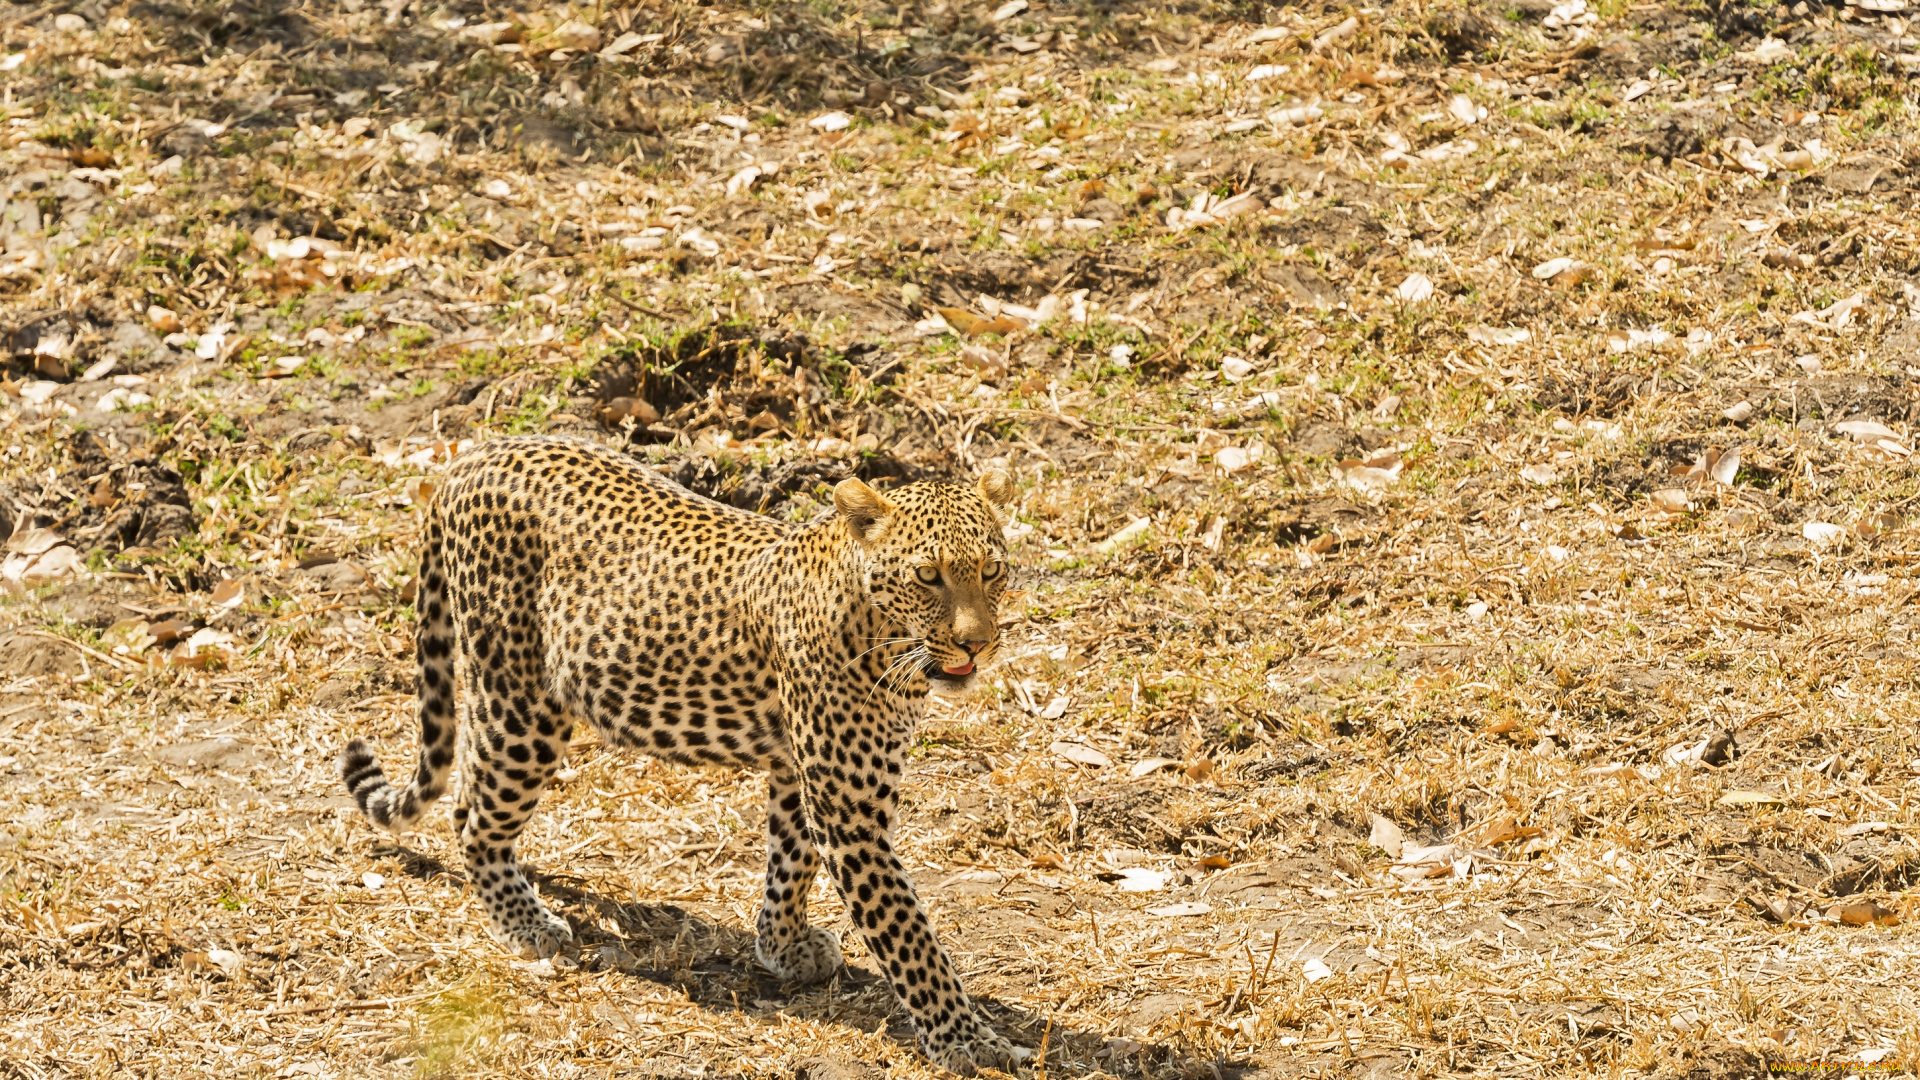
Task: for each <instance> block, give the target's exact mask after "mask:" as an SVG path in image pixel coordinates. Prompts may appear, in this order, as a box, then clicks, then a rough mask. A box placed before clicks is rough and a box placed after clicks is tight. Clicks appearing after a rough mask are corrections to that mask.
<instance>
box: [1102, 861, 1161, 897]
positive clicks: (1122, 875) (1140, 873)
mask: <svg viewBox="0 0 1920 1080" xmlns="http://www.w3.org/2000/svg"><path fill="white" fill-rule="evenodd" d="M1167 881H1168V878H1167V875H1166V874H1163V873H1161V872H1160V871H1158V870H1148V869H1145V868H1144V867H1138V866H1130V867H1128V868H1126V869H1125V870H1122V871H1120V872H1119V873H1118V874H1116V875H1114V880H1113V883H1114V885H1115V887H1117V888H1118V889H1119V890H1120V891H1121V892H1159V891H1160V890H1162V889H1164V888H1166V887H1167Z"/></svg>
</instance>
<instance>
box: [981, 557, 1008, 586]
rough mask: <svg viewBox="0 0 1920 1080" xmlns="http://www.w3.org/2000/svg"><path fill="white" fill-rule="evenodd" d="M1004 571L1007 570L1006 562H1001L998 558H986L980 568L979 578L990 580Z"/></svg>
mask: <svg viewBox="0 0 1920 1080" xmlns="http://www.w3.org/2000/svg"><path fill="white" fill-rule="evenodd" d="M1006 572H1007V564H1006V563H1003V562H1001V561H1000V560H999V559H988V560H987V564H986V565H985V566H982V567H981V568H980V580H981V581H992V580H993V579H994V578H997V577H999V576H1000V575H1001V574H1004V573H1006Z"/></svg>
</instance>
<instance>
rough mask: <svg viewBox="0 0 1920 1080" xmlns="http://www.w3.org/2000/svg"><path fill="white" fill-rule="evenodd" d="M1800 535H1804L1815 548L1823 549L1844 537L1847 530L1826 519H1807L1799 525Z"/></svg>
mask: <svg viewBox="0 0 1920 1080" xmlns="http://www.w3.org/2000/svg"><path fill="white" fill-rule="evenodd" d="M1800 535H1801V536H1804V537H1806V538H1807V540H1808V542H1809V543H1811V544H1812V545H1813V546H1814V547H1815V548H1816V549H1825V548H1830V547H1833V546H1834V545H1835V544H1838V543H1839V542H1840V541H1842V540H1844V539H1846V537H1847V530H1846V528H1845V527H1843V526H1840V525H1834V524H1832V523H1830V522H1826V521H1809V522H1807V523H1806V524H1804V525H1802V526H1800Z"/></svg>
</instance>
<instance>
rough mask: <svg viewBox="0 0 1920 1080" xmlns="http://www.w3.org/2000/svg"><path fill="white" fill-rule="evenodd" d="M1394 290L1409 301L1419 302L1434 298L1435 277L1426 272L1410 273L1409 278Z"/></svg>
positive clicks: (1412, 302) (1411, 302)
mask: <svg viewBox="0 0 1920 1080" xmlns="http://www.w3.org/2000/svg"><path fill="white" fill-rule="evenodd" d="M1394 291H1395V292H1396V293H1398V294H1399V296H1400V299H1402V300H1404V301H1406V302H1407V303H1409V304H1418V303H1421V302H1422V301H1426V300H1431V299H1433V279H1431V278H1429V277H1427V275H1425V274H1420V273H1414V274H1408V275H1407V279H1406V280H1405V281H1402V282H1401V283H1400V287H1399V288H1398V289H1396V290H1394Z"/></svg>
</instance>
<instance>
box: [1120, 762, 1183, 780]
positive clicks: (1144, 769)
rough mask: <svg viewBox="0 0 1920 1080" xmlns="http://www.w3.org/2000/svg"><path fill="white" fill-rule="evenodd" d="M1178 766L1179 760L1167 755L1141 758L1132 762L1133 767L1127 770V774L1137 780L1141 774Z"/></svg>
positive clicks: (1145, 774) (1144, 774)
mask: <svg viewBox="0 0 1920 1080" xmlns="http://www.w3.org/2000/svg"><path fill="white" fill-rule="evenodd" d="M1179 767H1180V762H1179V761H1177V760H1175V759H1174V758H1169V757H1150V758H1142V759H1140V760H1139V761H1136V762H1134V763H1133V767H1132V768H1130V769H1128V770H1127V774H1128V775H1130V776H1132V777H1133V778H1134V779H1135V780H1138V779H1140V778H1141V777H1143V776H1151V775H1153V774H1154V773H1157V772H1159V771H1160V770H1161V769H1177V768H1179Z"/></svg>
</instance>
